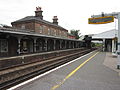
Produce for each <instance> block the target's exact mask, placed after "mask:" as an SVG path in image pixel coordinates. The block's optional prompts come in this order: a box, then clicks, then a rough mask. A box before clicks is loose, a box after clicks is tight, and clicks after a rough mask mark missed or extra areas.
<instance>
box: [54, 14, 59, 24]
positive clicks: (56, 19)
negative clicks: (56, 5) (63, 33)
mask: <svg viewBox="0 0 120 90" xmlns="http://www.w3.org/2000/svg"><path fill="white" fill-rule="evenodd" d="M53 24H57V25H58V18H57V16H54V17H53Z"/></svg>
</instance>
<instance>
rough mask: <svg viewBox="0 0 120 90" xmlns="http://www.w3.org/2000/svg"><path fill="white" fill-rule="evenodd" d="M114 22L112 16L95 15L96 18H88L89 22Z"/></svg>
mask: <svg viewBox="0 0 120 90" xmlns="http://www.w3.org/2000/svg"><path fill="white" fill-rule="evenodd" d="M111 22H114V17H113V16H105V17H97V18H89V19H88V23H89V24H106V23H111Z"/></svg>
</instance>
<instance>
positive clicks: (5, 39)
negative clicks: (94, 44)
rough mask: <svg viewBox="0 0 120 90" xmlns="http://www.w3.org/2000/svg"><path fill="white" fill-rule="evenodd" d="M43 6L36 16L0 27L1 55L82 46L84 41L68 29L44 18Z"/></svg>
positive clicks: (56, 21) (54, 20) (55, 21)
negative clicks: (69, 32) (72, 36)
mask: <svg viewBox="0 0 120 90" xmlns="http://www.w3.org/2000/svg"><path fill="white" fill-rule="evenodd" d="M42 12H43V11H42V9H41V7H36V11H35V16H27V17H24V18H22V19H20V20H17V21H14V22H12V23H11V24H12V27H9V28H8V27H0V57H5V56H15V55H21V54H29V53H39V52H44V51H53V50H62V49H72V48H80V47H81V46H82V41H79V40H75V39H71V38H69V36H68V30H66V29H65V28H63V27H61V26H59V25H58V18H57V16H54V17H53V22H49V21H46V20H44V19H43V15H42Z"/></svg>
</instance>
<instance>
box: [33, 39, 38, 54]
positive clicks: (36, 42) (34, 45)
mask: <svg viewBox="0 0 120 90" xmlns="http://www.w3.org/2000/svg"><path fill="white" fill-rule="evenodd" d="M33 40H34V52H36V51H37V50H36V44H37V42H36V41H37V38H34V39H33Z"/></svg>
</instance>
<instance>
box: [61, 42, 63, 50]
mask: <svg viewBox="0 0 120 90" xmlns="http://www.w3.org/2000/svg"><path fill="white" fill-rule="evenodd" d="M62 42H63V41H62V40H60V50H61V49H62Z"/></svg>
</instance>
